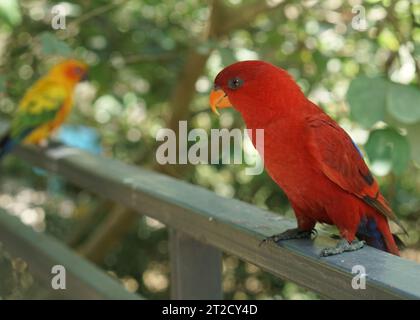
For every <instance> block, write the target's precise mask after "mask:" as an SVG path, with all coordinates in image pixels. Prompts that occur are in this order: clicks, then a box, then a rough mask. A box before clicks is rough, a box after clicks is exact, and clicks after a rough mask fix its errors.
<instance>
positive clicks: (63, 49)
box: [39, 32, 72, 56]
mask: <svg viewBox="0 0 420 320" xmlns="http://www.w3.org/2000/svg"><path fill="white" fill-rule="evenodd" d="M39 39H40V41H41V46H42V52H43V53H44V54H45V55H55V54H56V55H62V56H69V55H70V53H71V52H72V50H71V48H70V46H69V45H68V44H67V43H65V42H64V41H61V40H59V39H58V38H57V37H56V36H55V35H54V34H52V33H51V32H43V33H41V34H40V35H39Z"/></svg>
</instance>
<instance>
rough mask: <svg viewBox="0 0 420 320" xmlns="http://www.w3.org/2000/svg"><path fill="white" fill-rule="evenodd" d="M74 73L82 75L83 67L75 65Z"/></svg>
mask: <svg viewBox="0 0 420 320" xmlns="http://www.w3.org/2000/svg"><path fill="white" fill-rule="evenodd" d="M74 73H75V74H76V75H78V76H81V75H82V74H83V70H82V68H79V67H75V68H74Z"/></svg>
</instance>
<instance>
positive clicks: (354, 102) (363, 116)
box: [347, 76, 420, 175]
mask: <svg viewBox="0 0 420 320" xmlns="http://www.w3.org/2000/svg"><path fill="white" fill-rule="evenodd" d="M347 101H348V103H349V105H350V111H351V112H350V113H351V116H352V118H353V119H354V120H355V121H356V122H358V123H359V124H360V125H362V126H363V127H365V128H371V127H372V126H373V125H374V124H376V123H377V122H379V121H384V120H385V118H386V116H387V117H388V116H389V117H390V118H387V120H390V121H388V122H392V123H396V124H398V127H401V128H403V129H406V130H407V135H405V136H404V135H401V134H399V133H398V132H397V131H396V130H395V129H393V128H391V127H388V128H386V129H380V130H374V131H372V132H371V133H370V135H369V139H368V142H367V144H366V151H367V154H368V156H369V159H370V161H371V162H372V170H373V171H374V172H375V173H376V174H378V175H386V174H387V173H389V171H390V170H392V171H393V172H394V173H396V174H402V173H403V172H404V170H405V169H406V168H407V166H408V163H409V160H410V158H412V159H414V160H416V161H419V160H420V147H419V141H418V137H419V134H420V129H419V128H420V90H419V89H417V88H416V87H414V86H411V85H403V84H399V83H393V82H391V81H388V80H385V79H383V78H380V77H377V78H368V77H366V76H360V77H357V78H355V79H354V80H353V81H352V82H351V84H350V87H349V90H348V91H347ZM410 144H411V149H412V150H413V151H412V152H411V154H410Z"/></svg>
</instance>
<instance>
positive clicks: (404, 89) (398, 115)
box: [387, 83, 420, 124]
mask: <svg viewBox="0 0 420 320" xmlns="http://www.w3.org/2000/svg"><path fill="white" fill-rule="evenodd" d="M387 109H388V112H389V113H390V114H391V115H392V116H393V117H394V118H395V119H397V120H398V121H400V122H402V123H404V124H413V123H416V122H418V121H420V90H419V89H417V88H415V87H413V86H407V85H402V84H397V83H392V84H389V92H388V95H387Z"/></svg>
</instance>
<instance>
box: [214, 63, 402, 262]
mask: <svg viewBox="0 0 420 320" xmlns="http://www.w3.org/2000/svg"><path fill="white" fill-rule="evenodd" d="M210 105H211V108H212V110H213V111H215V112H217V108H226V107H234V108H235V109H236V110H238V111H239V112H240V113H241V115H242V117H243V119H244V121H245V124H246V126H247V127H248V129H251V130H255V129H263V130H264V148H265V150H264V163H265V167H266V169H267V172H268V173H269V175H270V176H271V177H272V178H273V180H274V181H275V182H276V183H277V184H278V185H279V186H280V188H282V189H283V191H284V192H285V194H286V195H287V197H288V199H289V201H290V203H291V206H292V208H293V210H294V212H295V215H296V219H297V228H296V229H290V230H287V231H286V232H284V233H281V234H278V235H274V236H272V237H269V238H267V239H265V241H267V240H270V241H274V242H276V243H277V242H279V241H281V240H288V239H300V238H310V237H311V234H313V232H314V231H315V229H314V227H315V224H316V223H317V222H320V223H326V224H330V225H335V226H336V227H337V228H338V229H339V232H340V236H341V237H342V239H341V240H340V241H339V242H338V244H337V246H336V247H333V248H325V249H323V250H322V251H321V256H329V255H334V254H340V253H342V252H345V251H354V250H358V249H360V248H362V247H363V246H364V244H365V242H366V243H367V244H369V245H371V246H373V247H376V248H378V249H380V250H383V251H387V252H390V253H392V254H394V255H399V250H398V247H397V244H396V242H398V241H399V239H398V238H397V237H396V236H395V235H393V234H392V233H391V231H390V228H389V225H388V219H390V220H393V221H394V222H396V223H397V224H398V225H399V226H400V227H401V228H402V229H403V230H404V228H403V227H402V225H401V223H399V221H398V220H397V217H396V216H395V214H394V213H393V211H392V209H391V208H390V206H389V205H388V203H387V201H386V200H385V198H384V197H383V195H382V194H381V192H380V190H379V187H378V184H377V182H376V181H375V179H374V178H373V176H372V174H371V173H370V171H369V168H368V167H367V165H366V164H365V162H364V160H363V157H362V155H361V153H360V151H359V150H358V149H357V147H356V145H355V144H354V142H353V141H352V139H351V138H350V137H349V135H348V134H347V133H346V132H345V131H344V130H343V129H342V128H341V127H340V126H339V125H338V124H337V123H336V122H335V121H334V120H333V119H331V118H330V117H329V116H328V115H327V114H326V113H325V112H324V111H323V110H322V109H321V108H320V107H318V106H317V105H316V104H314V103H313V102H311V101H309V100H308V99H307V98H306V97H305V96H304V94H303V93H302V91H301V90H300V88H299V86H298V85H297V84H296V82H295V81H294V80H293V79H292V78H291V76H290V75H289V74H288V73H287V72H286V71H285V70H283V69H281V68H278V67H276V66H274V65H272V64H269V63H267V62H263V61H242V62H237V63H234V64H232V65H230V66H228V67H226V68H225V69H223V70H222V71H221V72H220V73H219V74H218V75H217V77H216V79H215V81H214V89H213V90H212V92H211V95H210ZM253 143H254V146H255V141H253ZM404 231H405V230H404Z"/></svg>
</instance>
